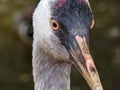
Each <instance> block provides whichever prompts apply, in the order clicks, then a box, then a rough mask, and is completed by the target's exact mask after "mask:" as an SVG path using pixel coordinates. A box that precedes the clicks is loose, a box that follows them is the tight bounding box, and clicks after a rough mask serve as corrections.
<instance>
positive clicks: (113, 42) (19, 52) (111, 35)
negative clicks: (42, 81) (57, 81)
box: [0, 0, 120, 90]
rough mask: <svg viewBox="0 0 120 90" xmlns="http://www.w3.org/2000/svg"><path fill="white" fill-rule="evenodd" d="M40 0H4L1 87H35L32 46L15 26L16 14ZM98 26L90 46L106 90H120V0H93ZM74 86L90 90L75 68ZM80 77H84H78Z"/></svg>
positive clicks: (0, 39) (16, 89)
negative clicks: (23, 38)
mask: <svg viewBox="0 0 120 90" xmlns="http://www.w3.org/2000/svg"><path fill="white" fill-rule="evenodd" d="M36 2H37V0H34V1H33V0H0V90H33V80H32V63H31V61H32V60H31V58H32V56H31V55H32V53H31V51H32V47H31V45H27V44H25V43H24V42H23V41H22V40H21V39H20V37H19V36H18V34H16V32H15V31H14V30H13V27H14V22H13V16H14V15H15V13H16V12H19V11H21V10H23V9H24V6H26V5H27V4H29V3H30V4H34V5H35V4H36ZM90 3H91V7H92V10H93V13H94V18H95V26H94V28H93V30H91V33H90V49H91V53H92V55H93V57H94V59H95V63H96V66H97V68H98V71H99V73H100V77H101V81H102V83H103V86H104V89H105V90H114V89H116V90H120V71H119V70H120V5H119V3H120V1H119V0H114V1H113V0H102V1H101V0H99V1H98V0H90ZM71 77H72V79H71V80H72V81H71V82H72V86H71V88H72V90H80V88H81V90H89V88H88V86H87V84H86V83H85V81H84V80H83V78H82V77H81V76H80V74H79V73H78V72H77V71H76V69H74V68H73V70H72V75H71ZM78 78H80V79H78Z"/></svg>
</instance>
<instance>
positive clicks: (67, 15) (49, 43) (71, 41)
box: [33, 0, 103, 90]
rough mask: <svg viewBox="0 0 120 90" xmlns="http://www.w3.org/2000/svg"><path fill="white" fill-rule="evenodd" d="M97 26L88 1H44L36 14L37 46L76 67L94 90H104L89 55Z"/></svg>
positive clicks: (58, 59)
mask: <svg viewBox="0 0 120 90" xmlns="http://www.w3.org/2000/svg"><path fill="white" fill-rule="evenodd" d="M93 24H94V20H93V14H92V11H91V8H90V5H89V2H88V0H41V1H40V3H39V4H38V6H37V8H36V10H35V12H34V14H33V27H34V43H35V44H37V45H39V48H42V49H44V50H45V52H46V53H48V54H50V55H51V56H53V57H54V58H56V59H55V60H57V61H60V60H62V61H63V60H64V61H67V62H71V63H73V64H74V65H75V67H76V68H77V69H78V70H79V71H80V73H81V74H82V76H83V77H84V78H85V80H86V81H87V83H88V84H89V86H90V88H91V89H92V90H103V88H102V85H101V82H100V80H99V75H98V72H97V69H96V67H95V65H94V61H93V59H92V56H91V54H90V51H89V30H90V29H91V28H92V27H93Z"/></svg>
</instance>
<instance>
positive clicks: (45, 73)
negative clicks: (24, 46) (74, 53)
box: [33, 46, 71, 90]
mask: <svg viewBox="0 0 120 90" xmlns="http://www.w3.org/2000/svg"><path fill="white" fill-rule="evenodd" d="M70 72H71V65H70V64H69V63H65V62H55V60H54V59H53V58H52V57H51V56H50V55H49V54H47V53H45V52H44V50H42V49H40V48H39V47H37V46H34V47H33V77H34V83H35V90H70Z"/></svg>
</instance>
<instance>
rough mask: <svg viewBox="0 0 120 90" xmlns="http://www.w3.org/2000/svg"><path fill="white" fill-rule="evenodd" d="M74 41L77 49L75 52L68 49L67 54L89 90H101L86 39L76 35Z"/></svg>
mask: <svg viewBox="0 0 120 90" xmlns="http://www.w3.org/2000/svg"><path fill="white" fill-rule="evenodd" d="M75 40H76V42H77V44H78V46H79V48H78V49H77V50H76V51H74V50H73V49H72V48H70V49H69V53H70V54H71V56H72V58H73V60H72V63H73V64H74V65H75V67H76V68H77V69H78V70H79V71H80V73H81V74H82V76H83V77H84V79H85V80H86V81H87V83H88V85H89V86H90V88H91V90H103V87H102V85H101V82H100V79H99V75H98V72H97V69H96V67H95V65H94V61H93V58H92V56H91V55H90V51H89V48H88V45H87V41H86V38H85V37H80V36H79V35H76V36H75ZM81 55H82V56H81Z"/></svg>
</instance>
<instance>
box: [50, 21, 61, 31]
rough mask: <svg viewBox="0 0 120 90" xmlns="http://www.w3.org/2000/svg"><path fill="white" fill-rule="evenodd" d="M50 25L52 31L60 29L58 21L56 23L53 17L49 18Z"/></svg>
mask: <svg viewBox="0 0 120 90" xmlns="http://www.w3.org/2000/svg"><path fill="white" fill-rule="evenodd" d="M50 26H51V28H52V29H53V30H54V31H56V30H59V29H60V25H59V23H58V22H57V21H56V20H55V19H51V20H50Z"/></svg>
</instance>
